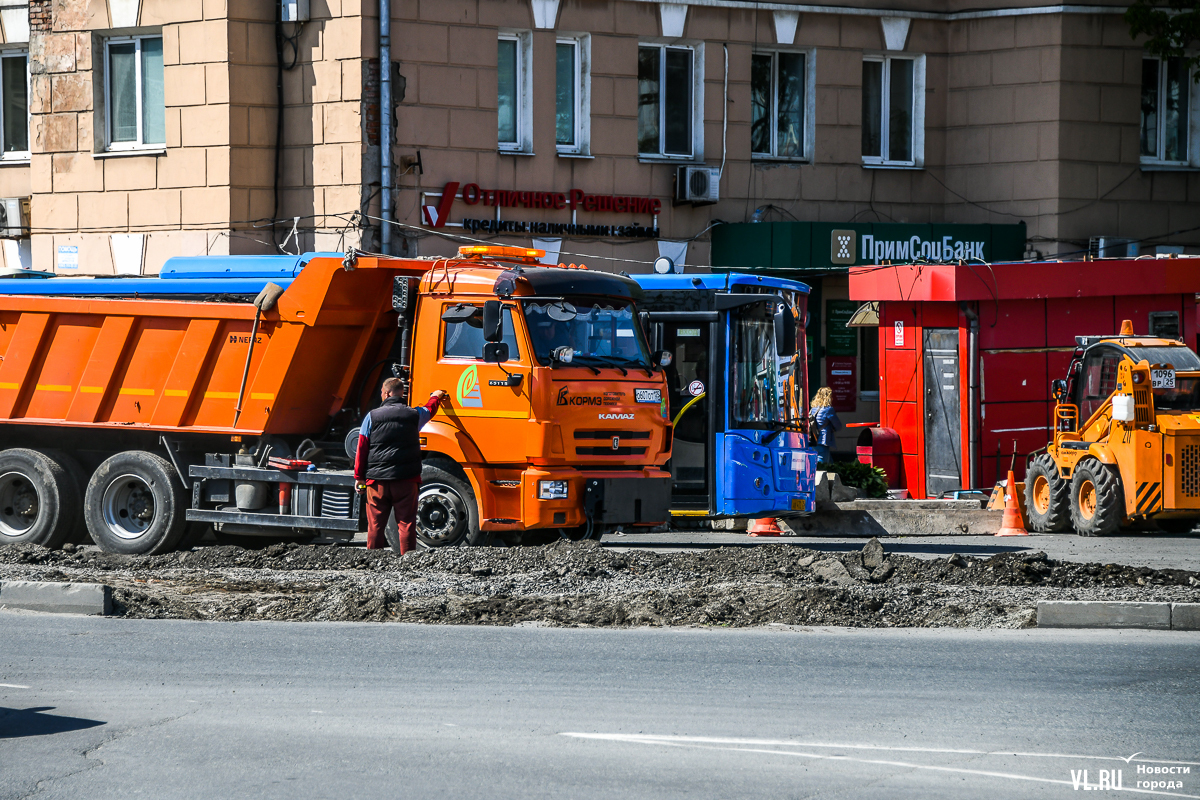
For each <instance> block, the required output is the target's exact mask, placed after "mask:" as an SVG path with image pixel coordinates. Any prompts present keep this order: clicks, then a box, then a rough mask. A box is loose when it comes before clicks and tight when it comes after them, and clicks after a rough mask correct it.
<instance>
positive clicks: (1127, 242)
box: [1088, 236, 1138, 258]
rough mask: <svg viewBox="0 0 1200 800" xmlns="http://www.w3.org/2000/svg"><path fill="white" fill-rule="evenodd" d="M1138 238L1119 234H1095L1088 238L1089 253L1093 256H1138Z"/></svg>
mask: <svg viewBox="0 0 1200 800" xmlns="http://www.w3.org/2000/svg"><path fill="white" fill-rule="evenodd" d="M1137 254H1138V243H1137V240H1136V239H1126V238H1122V237H1118V236H1093V237H1092V238H1091V239H1089V240H1088V255H1090V256H1091V257H1092V258H1137Z"/></svg>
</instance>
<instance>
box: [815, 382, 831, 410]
mask: <svg viewBox="0 0 1200 800" xmlns="http://www.w3.org/2000/svg"><path fill="white" fill-rule="evenodd" d="M809 405H810V406H812V407H813V408H820V407H821V406H831V405H833V390H832V389H830V388H829V387H828V386H822V387H821V388H820V389H817V393H816V394H814V395H813V398H812V402H810V403H809Z"/></svg>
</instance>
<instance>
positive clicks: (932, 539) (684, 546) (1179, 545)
mask: <svg viewBox="0 0 1200 800" xmlns="http://www.w3.org/2000/svg"><path fill="white" fill-rule="evenodd" d="M881 541H882V542H883V546H884V547H885V548H886V549H887V550H888V552H895V553H902V554H904V555H910V556H917V557H918V558H945V557H946V556H948V555H950V554H951V553H961V554H963V555H973V556H977V557H979V558H987V557H988V556H991V555H994V554H996V553H1010V552H1021V551H1028V552H1033V551H1036V550H1044V551H1045V552H1046V555H1048V556H1050V557H1051V558H1055V559H1061V560H1065V561H1081V562H1099V563H1101V564H1110V563H1111V564H1128V565H1130V566H1135V567H1143V566H1144V567H1153V568H1155V569H1186V570H1191V571H1194V572H1200V532H1197V533H1195V534H1190V535H1187V536H1166V535H1158V534H1152V535H1147V534H1130V535H1126V536H1102V537H1085V536H1076V535H1075V534H1065V533H1042V534H1034V535H1030V536H1020V537H1016V536H1014V537H1003V538H997V537H995V536H898V537H894V538H893V537H888V538H884V539H882V540H881ZM603 543H604V546H605V547H616V548H624V547H629V548H647V549H652V550H658V551H660V552H673V551H679V550H704V549H708V548H710V547H721V546H725V547H757V546H758V545H759V544H764V543H784V544H796V545H800V546H801V547H811V548H812V549H814V550H824V551H832V552H843V551H846V550H861V549H862V546H863V544H864V543H865V540H864V539H861V538H838V537H829V536H781V537H776V538H758V537H751V536H747V535H746V534H744V533H717V532H715V531H674V532H672V533H638V534H628V535H625V536H620V535H609V536H605V537H604V539H603Z"/></svg>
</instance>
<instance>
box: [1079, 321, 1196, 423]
mask: <svg viewBox="0 0 1200 800" xmlns="http://www.w3.org/2000/svg"><path fill="white" fill-rule="evenodd" d="M1097 338H1098V337H1097ZM1081 339H1084V341H1083V342H1081V344H1082V345H1086V344H1087V339H1086V338H1084V337H1081ZM1125 358H1129V359H1130V360H1132V361H1133V362H1134V363H1135V364H1137V363H1140V362H1142V361H1146V362H1148V363H1149V364H1150V366H1151V367H1152V368H1156V367H1157V368H1160V369H1164V370H1169V371H1170V373H1171V380H1170V385H1169V386H1168V385H1165V384H1166V381H1164V385H1162V386H1155V388H1154V405H1155V408H1156V409H1159V410H1164V411H1167V410H1194V409H1196V408H1198V407H1200V378H1196V377H1189V376H1186V375H1184V376H1177V375H1176V373H1180V372H1183V373H1188V372H1200V358H1197V356H1196V354H1195V353H1194V352H1193V351H1192V350H1191V349H1189V348H1188V347H1187V346H1186V345H1183V344H1181V343H1178V342H1173V341H1170V340H1162V339H1140V340H1138V339H1133V340H1129V339H1126V340H1110V341H1103V340H1101V341H1098V342H1096V343H1095V344H1091V345H1090V346H1086V349H1082V352H1080V353H1078V354H1077V355H1076V357H1075V359H1074V360H1073V361H1072V364H1071V369H1070V373H1069V375H1068V386H1067V393H1068V402H1070V403H1073V404H1074V405H1075V406H1076V407H1078V408H1079V421H1080V423H1081V424H1082V423H1083V422H1086V421H1087V420H1088V419H1089V418H1091V416H1092V414H1094V413H1095V412H1096V410H1097V409H1099V408H1100V407H1101V406H1102V405H1104V403H1105V401H1106V400H1108V398H1109V397H1110V396H1111V395H1112V394H1113V392H1115V391H1116V390H1117V366H1118V365H1119V364H1120V363H1121V361H1122V359H1125Z"/></svg>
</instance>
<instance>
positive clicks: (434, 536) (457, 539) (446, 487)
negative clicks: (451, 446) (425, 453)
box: [388, 461, 491, 553]
mask: <svg viewBox="0 0 1200 800" xmlns="http://www.w3.org/2000/svg"><path fill="white" fill-rule="evenodd" d="M452 469H453V468H452V467H450V466H449V465H448V464H442V463H430V462H428V461H427V462H425V464H423V465H422V467H421V493H420V495H418V497H417V539H418V540H419V541H420V542H422V543H423V544H425V545H426V546H427V547H463V546H476V545H485V544H488V542H489V541H490V540H491V535H490V531H481V530H480V529H479V504H478V503H477V502H476V501H475V492H474V491H473V490H472V489H471V483H470V481H468V480H467V479H466V478H465V477H463V476H461V475H457V474H455V472H452V471H451V470H452ZM392 538H394V537H389V541H388V543H389V544H391V545H392V549H393V550H395V551H396V552H397V553H399V552H400V541H399V538H396V540H395V542H392Z"/></svg>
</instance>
